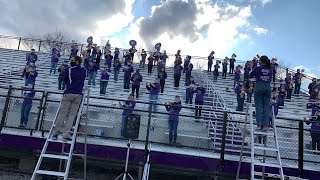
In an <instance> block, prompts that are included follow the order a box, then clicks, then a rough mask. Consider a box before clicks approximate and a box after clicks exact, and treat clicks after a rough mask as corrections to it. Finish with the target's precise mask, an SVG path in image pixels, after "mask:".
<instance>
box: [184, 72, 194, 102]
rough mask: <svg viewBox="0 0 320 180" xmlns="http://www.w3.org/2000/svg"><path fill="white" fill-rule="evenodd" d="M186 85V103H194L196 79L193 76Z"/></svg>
mask: <svg viewBox="0 0 320 180" xmlns="http://www.w3.org/2000/svg"><path fill="white" fill-rule="evenodd" d="M185 87H186V104H188V103H189V104H192V100H193V94H194V90H195V83H194V79H193V77H192V76H191V77H190V79H189V80H188V81H187V82H186V83H185Z"/></svg>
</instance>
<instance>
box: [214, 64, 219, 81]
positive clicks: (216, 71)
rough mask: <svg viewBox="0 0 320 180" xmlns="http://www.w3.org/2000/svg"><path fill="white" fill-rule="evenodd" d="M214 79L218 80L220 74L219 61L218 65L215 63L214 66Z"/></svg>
mask: <svg viewBox="0 0 320 180" xmlns="http://www.w3.org/2000/svg"><path fill="white" fill-rule="evenodd" d="M213 68H214V69H213V80H214V81H217V80H218V76H219V68H220V66H219V61H217V62H216V65H214V67H213Z"/></svg>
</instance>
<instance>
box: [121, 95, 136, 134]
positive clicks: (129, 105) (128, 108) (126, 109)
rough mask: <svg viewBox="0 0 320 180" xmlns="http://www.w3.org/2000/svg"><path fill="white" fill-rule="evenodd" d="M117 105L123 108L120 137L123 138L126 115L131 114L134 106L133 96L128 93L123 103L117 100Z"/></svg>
mask: <svg viewBox="0 0 320 180" xmlns="http://www.w3.org/2000/svg"><path fill="white" fill-rule="evenodd" d="M119 106H120V107H122V108H123V112H122V119H121V137H122V138H123V137H124V134H125V125H126V120H127V117H128V116H130V115H131V114H133V110H134V107H135V106H136V102H135V99H134V96H133V95H132V94H130V95H129V97H128V100H126V101H125V102H124V104H122V103H121V102H119Z"/></svg>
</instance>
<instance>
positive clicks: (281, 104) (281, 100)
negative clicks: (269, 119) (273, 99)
mask: <svg viewBox="0 0 320 180" xmlns="http://www.w3.org/2000/svg"><path fill="white" fill-rule="evenodd" d="M284 97H285V95H280V96H279V106H284Z"/></svg>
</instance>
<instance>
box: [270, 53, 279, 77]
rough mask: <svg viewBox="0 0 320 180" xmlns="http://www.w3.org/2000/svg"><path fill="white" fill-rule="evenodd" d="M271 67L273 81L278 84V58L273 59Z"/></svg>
mask: <svg viewBox="0 0 320 180" xmlns="http://www.w3.org/2000/svg"><path fill="white" fill-rule="evenodd" d="M271 67H272V81H273V82H276V74H277V68H278V63H277V59H276V58H272V60H271Z"/></svg>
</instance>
